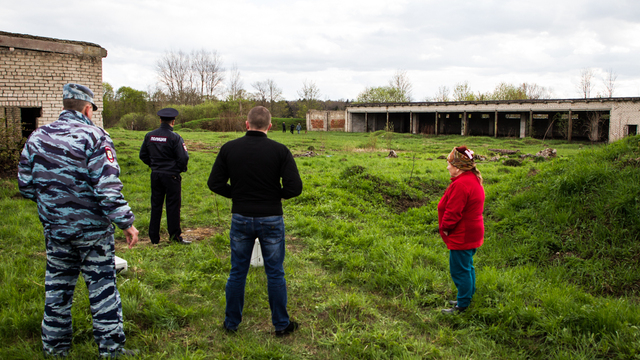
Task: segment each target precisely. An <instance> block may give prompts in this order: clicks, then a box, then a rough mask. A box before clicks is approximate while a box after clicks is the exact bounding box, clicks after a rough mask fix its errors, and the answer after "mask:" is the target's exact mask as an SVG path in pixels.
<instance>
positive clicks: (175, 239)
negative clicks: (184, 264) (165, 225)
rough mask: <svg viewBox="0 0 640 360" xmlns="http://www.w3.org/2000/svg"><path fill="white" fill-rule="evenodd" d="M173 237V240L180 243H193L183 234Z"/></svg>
mask: <svg viewBox="0 0 640 360" xmlns="http://www.w3.org/2000/svg"><path fill="white" fill-rule="evenodd" d="M171 239H172V240H173V242H175V243H178V244H182V245H189V244H191V241H189V240H185V239H183V238H182V236H178V237H172V238H171Z"/></svg>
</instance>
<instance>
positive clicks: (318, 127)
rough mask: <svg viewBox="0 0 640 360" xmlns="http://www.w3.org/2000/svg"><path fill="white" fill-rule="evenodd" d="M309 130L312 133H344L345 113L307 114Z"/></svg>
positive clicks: (313, 111) (318, 111)
mask: <svg viewBox="0 0 640 360" xmlns="http://www.w3.org/2000/svg"><path fill="white" fill-rule="evenodd" d="M307 129H308V130H310V131H327V130H329V131H344V130H345V112H344V111H330V110H310V111H309V112H308V113H307Z"/></svg>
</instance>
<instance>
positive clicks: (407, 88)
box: [389, 70, 413, 101]
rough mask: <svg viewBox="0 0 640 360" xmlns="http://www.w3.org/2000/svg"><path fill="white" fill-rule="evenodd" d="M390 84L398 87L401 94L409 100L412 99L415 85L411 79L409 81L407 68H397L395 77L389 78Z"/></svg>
mask: <svg viewBox="0 0 640 360" xmlns="http://www.w3.org/2000/svg"><path fill="white" fill-rule="evenodd" d="M389 86H391V87H392V88H394V89H397V90H398V92H399V93H400V96H401V97H403V98H405V99H407V101H411V100H412V98H411V91H412V90H413V85H411V81H409V76H408V75H407V71H406V70H396V73H395V74H393V77H392V78H391V80H389Z"/></svg>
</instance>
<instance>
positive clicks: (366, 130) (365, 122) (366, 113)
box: [364, 111, 369, 132]
mask: <svg viewBox="0 0 640 360" xmlns="http://www.w3.org/2000/svg"><path fill="white" fill-rule="evenodd" d="M368 131H369V113H368V112H366V111H365V112H364V132H368Z"/></svg>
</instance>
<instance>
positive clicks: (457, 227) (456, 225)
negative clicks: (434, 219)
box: [438, 171, 484, 250]
mask: <svg viewBox="0 0 640 360" xmlns="http://www.w3.org/2000/svg"><path fill="white" fill-rule="evenodd" d="M483 211H484V189H483V188H482V185H481V184H480V181H478V178H477V177H476V175H475V174H474V173H473V172H471V171H465V172H464V173H462V174H460V175H458V176H456V177H454V178H451V184H450V185H449V187H448V188H447V190H445V192H444V195H443V196H442V199H440V202H439V203H438V227H439V230H440V236H442V240H443V241H444V243H445V244H447V248H448V249H449V250H470V249H475V248H479V247H480V246H481V245H482V243H483V241H484V220H483V219H482V212H483ZM444 231H448V232H449V235H445V234H444Z"/></svg>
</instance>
